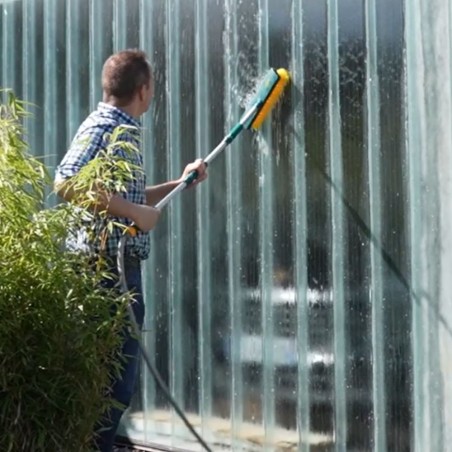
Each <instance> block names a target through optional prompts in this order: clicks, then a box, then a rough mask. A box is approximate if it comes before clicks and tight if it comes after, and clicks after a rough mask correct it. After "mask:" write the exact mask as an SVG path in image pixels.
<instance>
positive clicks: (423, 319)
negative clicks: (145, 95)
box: [0, 0, 452, 452]
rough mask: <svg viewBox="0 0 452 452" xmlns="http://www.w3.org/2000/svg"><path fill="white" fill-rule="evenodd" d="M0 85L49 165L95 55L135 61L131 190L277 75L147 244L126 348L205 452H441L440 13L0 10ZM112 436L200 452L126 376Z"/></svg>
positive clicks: (443, 0)
mask: <svg viewBox="0 0 452 452" xmlns="http://www.w3.org/2000/svg"><path fill="white" fill-rule="evenodd" d="M0 26H1V31H0V40H1V41H0V52H1V70H0V86H2V87H11V88H13V89H14V90H15V92H16V93H17V95H18V96H20V97H22V98H24V99H25V100H27V101H29V102H32V103H33V104H34V105H35V106H34V107H33V112H34V118H33V119H30V120H29V121H28V124H27V126H28V133H29V136H28V139H29V141H30V143H31V146H32V150H33V152H34V154H35V155H39V156H43V158H44V159H45V162H46V164H47V165H48V166H49V168H50V169H51V170H52V169H53V168H54V167H55V165H56V164H58V162H59V160H60V159H61V157H62V155H63V154H64V152H65V149H66V147H67V146H68V144H69V142H70V140H71V138H72V136H73V135H74V133H75V131H76V129H77V127H78V125H79V123H80V122H81V121H82V120H83V118H84V117H85V116H86V115H87V114H88V112H89V111H90V110H91V109H93V108H94V107H95V105H96V104H97V102H98V101H99V100H100V99H101V94H102V93H101V89H100V83H99V78H100V70H101V67H102V64H103V61H104V60H105V59H106V58H107V57H108V56H109V55H110V54H111V53H112V52H114V51H116V50H120V49H124V48H128V47H140V48H142V49H144V50H146V52H147V53H148V55H149V57H150V60H151V61H152V64H153V67H154V70H155V80H156V93H155V99H154V101H153V105H152V108H151V111H150V112H149V113H148V114H147V115H146V116H145V117H144V119H143V124H144V132H143V148H144V152H145V160H146V170H147V173H148V175H149V180H151V181H154V182H161V181H163V180H166V179H167V178H174V177H176V176H178V175H179V173H180V171H181V169H182V167H183V166H184V164H185V163H187V162H189V161H191V160H192V159H194V158H195V157H199V156H205V155H207V154H208V152H209V151H210V150H211V149H212V148H213V147H214V146H215V145H216V144H217V143H218V142H219V141H220V140H221V138H222V136H223V135H224V133H225V132H226V131H227V130H228V128H229V127H231V126H232V125H233V124H234V123H235V121H237V120H238V118H239V116H240V114H241V113H242V111H243V106H244V104H245V103H246V98H247V96H248V95H249V93H251V92H252V91H253V88H254V87H255V86H256V84H257V83H258V82H259V77H260V76H261V75H262V74H263V73H265V71H266V69H267V68H268V67H270V66H273V67H280V66H281V67H286V68H288V69H289V70H290V72H291V75H292V84H291V87H290V89H289V90H288V91H287V93H286V95H285V97H284V98H283V100H282V102H281V104H280V105H279V106H278V107H277V109H276V110H275V111H274V113H273V115H272V117H271V119H269V120H268V121H267V122H266V123H265V124H264V126H263V127H262V129H261V130H260V131H259V133H256V134H253V133H249V132H245V133H243V134H242V135H241V136H240V137H239V138H237V140H236V141H235V143H234V144H233V145H232V146H231V147H230V148H229V149H228V150H227V152H226V153H225V154H224V155H223V156H221V157H220V158H218V159H217V160H216V161H215V162H214V164H212V166H211V168H210V169H209V172H210V178H209V181H208V182H207V183H205V184H203V185H202V186H200V187H199V188H197V189H196V190H194V191H192V192H187V193H183V194H182V195H181V196H180V197H179V198H178V199H177V200H175V201H174V202H173V203H172V205H171V206H170V208H168V209H167V210H166V212H165V214H164V215H163V218H162V221H161V223H160V224H159V226H158V228H157V229H156V230H155V232H154V233H153V234H152V255H151V257H150V259H149V261H148V263H147V265H146V267H145V278H144V280H145V285H146V302H147V315H146V325H145V332H144V338H145V341H146V344H147V347H148V350H149V351H150V352H151V354H152V356H153V357H154V358H155V362H156V364H157V366H158V368H159V370H160V372H161V373H162V375H163V376H164V378H165V379H166V381H167V382H168V384H169V386H170V388H171V391H172V393H173V394H174V396H175V398H176V399H177V400H178V402H179V403H180V404H181V405H182V407H183V408H184V410H185V411H186V412H187V413H189V415H190V419H191V420H192V421H193V423H194V424H195V425H196V426H197V427H198V428H199V430H200V432H201V433H202V434H203V436H204V437H205V438H206V439H207V441H208V442H209V443H210V444H211V445H212V448H213V449H214V450H215V449H219V448H220V447H221V446H222V445H226V446H230V447H231V448H232V449H233V450H301V451H320V450H338V451H344V450H348V451H367V450H369V451H371V450H372V451H385V450H388V451H408V450H416V451H427V450H428V451H432V452H433V451H434V452H437V451H442V450H452V446H451V444H452V433H451V432H452V430H451V429H450V428H449V426H450V425H451V422H452V409H451V408H450V407H451V406H452V384H451V378H452V367H451V365H450V362H452V361H451V359H450V350H451V345H452V341H451V337H452V336H451V335H452V327H451V326H450V325H451V324H452V301H451V296H452V281H451V278H450V272H451V271H452V234H451V231H452V227H451V226H452V208H451V202H450V199H451V197H450V195H451V193H452V172H451V168H452V155H451V148H452V146H451V144H452V140H451V125H452V120H451V118H452V115H451V77H450V76H451V69H452V59H451V48H452V32H451V29H452V7H451V5H450V4H449V2H448V1H447V0H367V1H364V0H363V1H358V0H340V1H339V0H223V1H221V0H168V1H164V0H91V1H89V0H66V1H64V0H16V1H14V0H10V1H5V0H0ZM122 432H123V435H125V436H128V437H129V438H130V439H131V440H132V441H135V442H137V443H143V444H151V443H153V444H160V445H170V446H173V447H180V448H182V449H184V450H187V449H190V450H199V446H197V445H196V444H195V443H194V442H193V441H192V439H191V436H190V434H189V433H188V432H187V431H186V429H185V427H184V426H183V424H182V423H181V422H180V421H179V419H178V418H177V416H176V414H175V413H174V412H173V411H172V410H171V409H170V407H169V405H168V403H167V402H166V400H165V399H164V397H163V396H162V394H161V393H160V392H159V390H158V389H156V387H155V384H154V381H153V379H152V377H151V376H150V375H149V374H148V372H147V371H146V370H145V369H143V371H142V380H141V385H140V388H139V390H138V393H137V397H136V399H135V401H134V404H133V407H132V409H131V410H130V413H129V415H128V417H127V419H125V420H124V423H123V426H122Z"/></svg>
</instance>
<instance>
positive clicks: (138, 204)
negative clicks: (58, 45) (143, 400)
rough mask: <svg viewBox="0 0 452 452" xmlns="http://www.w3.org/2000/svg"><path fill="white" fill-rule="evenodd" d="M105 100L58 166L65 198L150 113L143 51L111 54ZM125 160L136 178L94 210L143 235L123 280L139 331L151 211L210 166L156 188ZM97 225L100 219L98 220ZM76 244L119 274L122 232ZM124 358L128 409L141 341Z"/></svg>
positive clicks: (132, 242) (129, 344)
mask: <svg viewBox="0 0 452 452" xmlns="http://www.w3.org/2000/svg"><path fill="white" fill-rule="evenodd" d="M102 88H103V102H100V103H99V105H98V107H97V110H95V111H94V112H93V113H91V114H90V115H89V116H88V118H87V119H86V120H85V121H84V122H83V123H82V125H81V126H80V128H79V130H78V131H77V134H76V136H75V137H74V140H73V142H72V144H71V146H70V148H69V150H68V151H67V153H66V155H65V156H64V158H63V160H62V162H61V164H60V165H59V167H58V168H57V171H56V176H55V189H56V191H57V193H58V194H59V195H60V196H62V197H63V198H64V199H66V200H71V199H72V198H73V196H74V192H73V189H72V188H70V184H68V183H67V182H68V181H69V180H70V179H71V178H72V177H73V176H74V175H76V174H77V173H78V172H79V171H80V170H81V168H83V167H84V166H85V165H86V164H87V163H88V162H90V161H91V160H92V159H94V158H96V156H97V155H98V153H99V151H100V150H102V149H105V148H106V147H107V146H108V144H109V141H108V137H109V135H110V134H111V133H112V132H113V131H114V130H115V129H116V128H117V127H118V126H121V127H125V128H127V130H132V131H133V130H135V131H138V130H139V128H140V123H139V122H138V120H137V118H139V117H140V116H141V115H142V114H143V113H145V112H146V111H147V110H148V109H149V105H150V102H151V99H152V96H153V89H154V86H153V77H152V70H151V66H150V64H149V62H148V61H147V58H146V55H145V53H143V52H141V51H139V50H125V51H122V52H119V53H116V54H114V55H112V56H110V57H109V58H108V59H107V61H106V62H105V64H104V67H103V70H102ZM136 135H137V134H136V133H135V134H134V133H124V134H123V136H121V139H123V140H124V141H130V143H131V144H132V145H133V146H134V147H136V148H139V142H138V139H137V138H136ZM121 157H123V158H125V159H128V160H129V162H130V163H131V165H130V167H131V171H132V173H133V174H132V176H133V178H132V180H131V182H130V183H128V185H127V192H126V193H122V192H121V193H110V192H106V191H105V190H103V189H99V191H98V193H97V199H96V209H97V210H104V211H106V212H107V214H108V216H109V217H110V218H112V219H114V220H115V221H117V222H120V223H122V224H125V225H130V224H132V223H134V224H135V225H136V226H137V227H138V228H139V232H138V234H137V235H136V236H135V237H130V238H129V239H128V242H127V244H126V248H125V276H126V281H127V285H128V288H129V289H130V290H132V291H133V292H134V293H135V294H136V297H135V298H136V303H133V308H134V311H135V317H136V319H137V322H138V323H139V325H140V327H141V325H142V323H143V318H144V303H143V296H142V288H141V268H140V263H141V261H142V260H144V259H146V258H147V257H148V254H149V231H150V230H152V229H153V228H154V227H155V226H156V224H157V222H158V220H159V216H160V212H159V211H158V210H157V209H155V208H154V207H152V206H153V205H155V204H156V203H157V202H158V201H159V200H160V199H162V198H163V197H164V196H165V195H166V194H168V193H169V192H170V191H171V190H172V189H173V188H174V187H176V186H177V185H178V184H179V183H180V182H181V181H182V180H183V179H184V178H185V177H186V176H187V175H188V174H189V173H190V172H192V171H193V170H196V171H197V172H198V178H197V180H196V181H195V182H194V183H193V184H192V185H196V184H197V183H199V182H201V181H203V180H204V179H205V178H206V177H207V173H206V166H205V165H204V163H203V162H202V160H201V159H199V160H196V161H195V162H193V163H191V164H189V165H187V166H186V168H185V170H184V172H183V174H182V176H181V178H180V179H178V180H174V181H169V182H166V183H163V184H160V185H156V186H152V187H149V186H146V177H145V175H144V172H143V170H142V168H143V158H142V155H141V153H140V152H126V151H124V152H123V154H121ZM98 221H99V223H100V222H101V221H102V220H101V218H100V217H99V220H98ZM79 233H80V234H78V235H79V237H78V238H77V240H76V241H75V246H76V247H80V249H89V250H91V251H92V252H94V253H95V254H103V255H106V256H107V259H108V258H109V259H110V260H111V267H112V271H115V270H116V266H115V262H116V260H115V255H116V253H117V246H118V242H119V239H120V237H121V235H122V234H123V231H122V230H121V229H120V228H115V229H113V231H112V232H111V233H109V234H108V236H107V238H106V240H102V241H95V240H94V241H93V240H92V239H89V238H88V235H87V234H86V233H85V232H84V231H83V230H80V231H79ZM122 352H123V355H124V356H127V357H128V358H127V360H126V362H125V364H124V368H123V371H122V375H121V378H119V379H118V380H117V381H115V382H114V384H113V389H112V396H113V398H115V399H116V400H117V401H119V402H120V403H121V404H122V405H123V406H125V407H127V406H128V405H129V404H130V400H131V397H132V394H133V389H134V385H135V380H136V374H137V356H138V344H137V341H136V340H135V339H133V338H131V337H130V336H128V335H126V338H125V343H124V347H123V350H122ZM122 412H123V410H119V409H114V410H112V412H111V413H109V414H108V416H107V417H106V419H105V420H104V421H103V422H102V431H101V433H100V434H99V435H98V437H97V440H96V447H97V448H98V449H99V450H100V451H102V452H108V451H111V450H112V448H113V443H114V438H115V434H116V430H117V427H118V424H119V421H120V418H121V415H122Z"/></svg>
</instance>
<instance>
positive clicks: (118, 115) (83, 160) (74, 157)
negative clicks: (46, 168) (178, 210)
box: [55, 102, 149, 259]
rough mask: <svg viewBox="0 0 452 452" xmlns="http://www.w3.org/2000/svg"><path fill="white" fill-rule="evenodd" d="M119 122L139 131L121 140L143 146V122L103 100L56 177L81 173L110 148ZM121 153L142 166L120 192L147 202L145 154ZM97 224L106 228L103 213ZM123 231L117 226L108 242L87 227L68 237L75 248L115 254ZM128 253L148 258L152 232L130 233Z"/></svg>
mask: <svg viewBox="0 0 452 452" xmlns="http://www.w3.org/2000/svg"><path fill="white" fill-rule="evenodd" d="M118 126H127V127H132V128H135V129H136V132H137V133H124V134H122V135H121V140H123V141H127V142H130V143H131V144H133V145H134V146H135V147H136V148H137V149H139V147H140V143H139V131H140V127H141V126H140V123H139V122H138V121H136V120H135V119H134V118H133V117H132V116H130V115H128V114H127V113H125V112H124V111H122V110H120V109H119V108H116V107H114V106H112V105H109V104H106V103H103V102H100V103H99V105H98V107H97V110H95V111H94V112H92V113H91V114H90V115H89V116H88V117H87V118H86V119H85V121H84V122H83V123H82V124H81V126H80V127H79V129H78V131H77V133H76V135H75V137H74V139H73V141H72V143H71V146H70V148H69V150H68V151H67V153H66V155H65V156H64V158H63V160H62V161H61V163H60V165H59V166H58V168H57V170H56V173H55V179H56V180H65V179H68V178H70V177H72V176H74V175H75V174H77V173H78V172H79V171H80V169H81V168H82V167H83V166H84V165H86V164H87V163H88V162H89V161H90V160H92V159H94V158H95V157H96V156H97V154H98V153H99V151H100V150H102V149H106V147H107V146H108V137H109V134H111V133H112V132H113V131H114V130H115V128H116V127H118ZM132 130H134V129H132ZM119 153H120V157H121V158H124V159H126V160H128V161H129V162H130V163H131V164H132V165H134V166H136V167H138V168H139V170H138V169H134V170H133V175H132V176H133V178H132V180H131V181H130V182H128V183H127V186H126V189H127V191H126V192H125V193H120V195H121V196H123V197H124V198H126V199H127V200H129V201H131V202H133V203H136V204H146V193H145V188H146V176H145V174H144V171H143V156H142V154H141V152H139V153H137V152H127V151H125V150H124V151H119ZM109 220H113V221H115V222H119V223H121V224H124V225H130V223H131V222H130V221H129V220H128V219H126V218H114V217H109ZM94 227H95V230H96V231H97V233H99V234H100V232H101V230H102V229H104V228H105V220H102V219H101V218H100V217H99V219H98V221H97V223H96V224H95V225H94ZM122 234H123V231H122V229H121V228H119V227H115V228H114V229H113V231H112V232H111V233H109V234H108V236H107V239H106V241H105V243H101V241H100V240H99V238H98V237H99V235H98V234H94V235H93V236H95V237H96V236H97V240H92V239H89V238H88V233H87V229H86V228H83V227H82V228H80V229H79V230H77V231H76V233H75V235H74V236H73V237H71V239H69V240H68V245H69V247H70V248H72V249H78V250H83V251H92V252H96V253H99V252H102V253H104V254H106V255H109V256H115V255H116V254H117V250H118V242H119V239H120V237H121V236H122ZM125 253H126V254H127V255H129V256H134V257H137V258H139V259H146V258H147V257H148V255H149V233H143V232H141V231H140V232H138V234H137V235H136V236H135V237H129V238H128V239H127V244H126V248H125Z"/></svg>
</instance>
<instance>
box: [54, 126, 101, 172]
mask: <svg viewBox="0 0 452 452" xmlns="http://www.w3.org/2000/svg"><path fill="white" fill-rule="evenodd" d="M105 132H106V130H105V129H104V128H103V127H92V128H88V129H85V130H83V131H80V132H78V133H77V135H76V136H75V138H74V140H73V141H72V143H71V145H70V147H69V149H68V151H67V152H66V155H65V156H64V157H63V160H62V161H61V163H60V165H59V166H58V167H57V169H56V172H55V179H56V180H65V179H68V178H70V177H72V176H75V175H76V174H77V173H78V172H79V171H80V169H81V168H82V167H83V166H85V165H86V164H87V163H88V162H89V161H90V160H92V159H93V158H94V157H95V156H96V155H97V153H98V152H99V150H100V149H102V147H103V146H104V135H105Z"/></svg>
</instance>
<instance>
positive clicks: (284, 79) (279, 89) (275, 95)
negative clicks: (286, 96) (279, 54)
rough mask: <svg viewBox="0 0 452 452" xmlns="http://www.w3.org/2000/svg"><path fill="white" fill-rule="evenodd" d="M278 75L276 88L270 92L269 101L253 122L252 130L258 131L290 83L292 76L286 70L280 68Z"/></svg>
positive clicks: (266, 101)
mask: <svg viewBox="0 0 452 452" xmlns="http://www.w3.org/2000/svg"><path fill="white" fill-rule="evenodd" d="M276 73H277V74H278V76H279V78H278V81H277V82H276V83H275V86H274V87H273V89H272V90H271V91H270V93H269V95H268V97H267V99H266V100H265V102H264V104H263V105H262V108H261V109H260V111H259V113H258V114H257V115H256V117H255V118H254V120H253V122H252V123H251V128H252V129H254V130H257V129H258V128H259V127H260V126H261V124H262V123H263V122H264V120H265V118H266V117H267V116H268V114H269V113H270V111H271V110H272V109H273V107H274V106H275V105H276V103H277V102H278V100H279V99H280V97H281V95H282V93H283V91H284V88H285V87H286V85H287V84H288V83H289V80H290V75H289V72H288V71H287V70H286V69H282V68H280V69H278V70H277V71H276Z"/></svg>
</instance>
